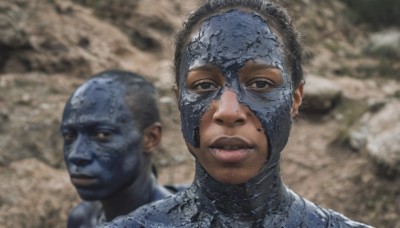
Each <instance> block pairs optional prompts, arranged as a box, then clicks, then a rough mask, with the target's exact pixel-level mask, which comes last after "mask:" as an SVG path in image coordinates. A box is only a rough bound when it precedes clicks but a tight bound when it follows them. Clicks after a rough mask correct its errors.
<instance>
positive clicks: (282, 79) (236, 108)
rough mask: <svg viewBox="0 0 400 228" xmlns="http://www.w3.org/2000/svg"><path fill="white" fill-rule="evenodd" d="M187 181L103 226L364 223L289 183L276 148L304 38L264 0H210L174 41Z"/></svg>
mask: <svg viewBox="0 0 400 228" xmlns="http://www.w3.org/2000/svg"><path fill="white" fill-rule="evenodd" d="M175 71H176V85H177V89H176V92H177V96H178V100H179V109H180V113H181V121H182V132H183V136H184V138H185V141H186V144H187V147H188V149H189V151H190V152H191V153H192V155H193V156H194V157H195V159H196V175H195V180H194V182H193V184H192V185H191V187H190V188H189V189H188V190H186V191H184V192H180V193H178V194H176V195H173V196H171V197H167V198H166V199H163V200H161V201H158V202H156V203H152V204H150V205H147V206H144V207H142V208H140V209H138V210H137V211H135V212H134V213H133V214H131V215H129V216H127V217H120V218H117V219H116V220H114V221H113V223H111V224H108V226H110V227H368V226H367V225H364V224H361V223H358V222H354V221H351V220H349V219H348V218H346V217H344V216H343V215H341V214H339V213H337V212H335V211H332V210H329V209H324V208H321V207H320V206H318V205H316V204H314V203H312V202H310V201H308V200H306V199H303V198H302V197H300V196H299V195H297V194H296V193H294V192H293V191H291V190H290V189H289V188H287V187H286V186H285V185H284V184H283V182H282V179H281V175H280V154H281V152H282V150H283V149H284V147H285V146H286V144H287V141H288V137H289V133H290V128H291V123H292V119H293V117H294V116H296V114H297V113H298V108H299V106H300V105H301V102H302V95H303V87H304V79H303V70H302V48H301V44H300V42H299V40H298V34H297V33H296V31H295V30H294V28H293V25H292V24H291V21H290V18H289V16H288V15H287V13H286V12H285V11H284V10H283V9H282V8H281V7H280V6H278V5H276V4H273V3H269V2H266V1H261V0H211V1H208V2H207V3H205V5H203V6H201V7H200V8H199V9H197V10H196V11H195V12H194V13H192V14H191V15H190V16H189V18H188V20H187V21H186V22H185V24H184V27H183V29H182V31H181V32H180V33H179V34H178V37H177V44H176V50H175Z"/></svg>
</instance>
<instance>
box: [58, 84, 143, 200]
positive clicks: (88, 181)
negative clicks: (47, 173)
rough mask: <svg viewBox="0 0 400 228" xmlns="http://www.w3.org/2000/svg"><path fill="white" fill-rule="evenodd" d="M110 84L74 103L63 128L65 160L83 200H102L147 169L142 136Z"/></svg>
mask: <svg viewBox="0 0 400 228" xmlns="http://www.w3.org/2000/svg"><path fill="white" fill-rule="evenodd" d="M123 91H124V88H123V86H122V85H120V84H119V83H117V82H116V81H112V80H110V79H94V80H91V81H89V82H87V83H85V84H84V85H83V86H81V87H80V88H79V89H78V90H77V91H76V92H75V93H74V94H73V96H72V97H71V98H70V100H69V101H68V103H67V105H66V107H65V110H64V114H63V118H62V124H61V133H62V135H63V137H64V159H65V163H66V165H67V169H68V172H69V174H70V177H71V181H72V183H73V184H74V185H75V187H76V189H77V191H78V193H79V195H80V196H81V198H83V199H85V200H101V199H105V198H106V197H109V196H110V195H112V194H113V193H115V192H116V191H118V190H120V189H121V188H123V187H125V186H126V185H128V184H130V183H132V181H134V180H135V178H136V176H137V174H138V171H140V168H141V167H140V165H141V164H142V163H141V161H142V152H141V140H142V136H141V132H140V131H139V127H138V125H137V124H136V123H135V121H134V116H133V115H132V113H131V112H130V111H129V109H128V107H127V105H126V103H125V100H124V96H123Z"/></svg>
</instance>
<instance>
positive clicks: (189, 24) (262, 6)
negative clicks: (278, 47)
mask: <svg viewBox="0 0 400 228" xmlns="http://www.w3.org/2000/svg"><path fill="white" fill-rule="evenodd" d="M235 7H241V8H244V9H250V10H252V11H254V12H256V13H258V14H259V15H260V16H262V17H263V18H264V19H266V20H267V21H268V22H270V23H272V27H273V28H274V29H275V30H277V32H278V33H279V34H278V35H280V36H282V40H283V45H284V49H285V50H284V52H285V60H286V61H285V62H286V64H287V67H289V69H290V75H291V77H292V84H293V88H296V87H297V86H298V85H299V84H300V83H301V81H302V80H303V66H302V65H303V50H302V45H301V43H300V36H299V33H298V32H297V31H296V30H295V27H294V25H293V24H292V20H291V18H290V16H289V15H288V13H287V12H286V10H285V9H284V8H282V7H281V6H279V5H278V4H275V3H272V2H268V1H263V0H208V1H207V2H206V3H205V4H204V5H203V6H201V7H200V8H198V9H197V10H196V11H194V12H192V13H191V14H190V15H189V17H188V19H187V21H186V22H185V23H184V24H183V28H182V30H181V31H180V32H179V33H178V34H177V37H176V43H175V59H174V69H175V82H178V80H179V76H180V63H181V57H182V52H183V48H185V45H186V44H187V42H188V41H187V39H188V37H189V35H190V34H191V33H192V30H193V28H194V27H195V26H196V25H197V24H198V23H199V22H200V21H201V20H203V19H205V18H206V17H208V16H209V15H212V14H215V13H218V12H220V11H222V10H225V9H230V8H235Z"/></svg>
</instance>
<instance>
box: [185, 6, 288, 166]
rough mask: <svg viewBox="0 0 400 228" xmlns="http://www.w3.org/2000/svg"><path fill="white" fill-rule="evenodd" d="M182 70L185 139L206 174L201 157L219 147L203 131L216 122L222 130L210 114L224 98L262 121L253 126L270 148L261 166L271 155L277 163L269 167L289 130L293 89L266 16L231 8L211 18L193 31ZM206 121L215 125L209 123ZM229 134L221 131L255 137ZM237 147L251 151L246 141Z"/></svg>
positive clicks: (241, 132)
mask: <svg viewBox="0 0 400 228" xmlns="http://www.w3.org/2000/svg"><path fill="white" fill-rule="evenodd" d="M180 72H181V73H180V78H179V82H178V83H179V88H180V90H179V108H180V112H181V120H182V131H183V135H184V138H185V140H186V142H187V144H189V148H190V149H191V151H192V153H194V155H195V156H196V158H200V159H198V160H199V161H200V164H201V165H202V166H203V167H204V168H205V169H206V170H207V172H209V173H210V168H207V164H204V162H203V163H202V161H205V159H201V157H202V156H208V155H207V153H209V150H207V148H206V147H208V149H209V148H212V147H214V145H213V144H211V145H208V144H205V143H206V142H204V140H206V139H207V134H209V133H206V132H208V131H207V129H204V128H210V126H213V124H215V125H220V126H222V125H221V122H220V121H219V122H218V121H216V119H217V118H208V116H209V115H214V114H215V113H216V112H217V111H218V109H219V108H220V106H224V103H226V102H225V97H230V98H232V97H234V99H235V100H236V101H237V103H238V104H240V107H241V109H243V110H248V112H247V111H245V113H247V114H246V116H251V115H253V116H255V118H256V119H257V121H259V123H260V125H261V126H257V125H258V123H257V121H254V120H252V122H253V124H252V125H253V128H254V129H258V132H261V133H262V134H263V137H262V139H263V140H264V141H265V143H266V144H267V150H268V151H267V152H264V157H263V159H262V164H261V166H262V165H263V164H264V163H265V161H266V160H267V157H269V161H271V160H273V161H272V164H270V165H274V164H276V163H277V162H278V160H279V153H280V151H282V149H283V148H284V147H285V145H286V143H287V139H288V136H289V132H290V126H291V116H290V108H291V102H292V86H291V80H290V76H289V75H288V74H287V72H286V69H285V64H284V54H283V51H282V47H281V45H280V42H279V39H278V37H277V35H276V34H275V33H274V32H273V31H272V30H271V28H270V26H269V25H268V23H266V21H265V20H264V19H263V18H261V17H260V16H258V15H256V14H254V13H249V12H245V11H241V10H230V11H228V12H225V13H222V14H218V15H214V16H211V17H210V18H208V19H206V20H205V21H204V22H203V23H202V24H201V25H200V28H199V30H198V31H193V34H192V37H191V40H189V42H188V44H187V46H186V48H185V50H184V51H183V53H182V61H181V66H180ZM229 102H230V101H229ZM229 102H228V103H229ZM234 105H235V104H233V106H234ZM232 108H233V109H235V107H232ZM210 112H211V113H210ZM236 113H238V112H236ZM207 121H208V122H212V121H214V123H210V124H207V123H204V122H207ZM232 126H237V124H236V125H232ZM226 129H233V128H232V127H231V128H226ZM249 131H251V130H249ZM229 132H231V131H224V132H223V133H221V135H222V137H238V138H241V137H244V138H246V137H251V138H250V139H249V140H248V142H249V141H252V140H253V141H254V138H255V137H253V136H251V134H252V133H250V132H249V133H248V135H247V136H246V132H245V130H244V129H243V130H238V131H237V132H240V133H237V134H239V135H237V136H234V135H232V134H233V133H232V134H231V133H229ZM230 134H231V135H230ZM215 137H218V136H215ZM203 139H204V140H203ZM257 140H258V139H257ZM257 140H256V141H257ZM239 141H240V140H239ZM245 141H246V140H245ZM226 143H228V144H232V143H230V142H229V141H226ZM254 143H256V144H257V142H254ZM217 144H218V143H217ZM219 144H221V143H219ZM236 144H237V145H238V146H236V148H239V149H240V148H241V147H244V148H247V147H248V146H250V147H251V145H247V146H246V143H243V142H236ZM236 144H235V143H233V145H236ZM247 144H249V143H247ZM253 146H255V147H260V148H261V147H262V145H253ZM219 147H224V145H219ZM226 148H228V147H226ZM230 149H232V148H230ZM197 150H200V151H197ZM266 154H268V156H266ZM231 155H232V154H231ZM237 155H238V156H239V155H240V153H239V152H238V154H237ZM224 156H225V155H224ZM232 156H234V155H232ZM257 166H260V164H259V165H257ZM257 168H258V170H259V169H261V168H262V167H257Z"/></svg>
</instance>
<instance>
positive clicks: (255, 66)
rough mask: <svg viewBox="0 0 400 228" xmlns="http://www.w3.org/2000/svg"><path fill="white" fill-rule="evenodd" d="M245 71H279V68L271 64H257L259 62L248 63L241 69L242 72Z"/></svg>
mask: <svg viewBox="0 0 400 228" xmlns="http://www.w3.org/2000/svg"><path fill="white" fill-rule="evenodd" d="M244 69H252V70H270V69H277V70H279V68H278V67H276V66H274V65H270V64H263V63H257V62H253V61H251V62H247V63H246V64H245V65H244V66H243V67H241V68H240V70H244Z"/></svg>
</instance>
